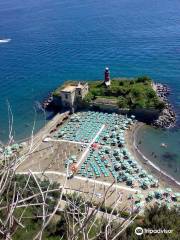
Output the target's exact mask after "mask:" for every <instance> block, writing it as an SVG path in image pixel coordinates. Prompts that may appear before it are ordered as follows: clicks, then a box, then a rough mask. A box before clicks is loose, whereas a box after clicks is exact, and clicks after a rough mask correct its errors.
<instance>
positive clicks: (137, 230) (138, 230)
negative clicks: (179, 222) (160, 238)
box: [134, 227, 173, 236]
mask: <svg viewBox="0 0 180 240" xmlns="http://www.w3.org/2000/svg"><path fill="white" fill-rule="evenodd" d="M134 232H135V234H136V235H138V236H140V235H142V234H154V233H156V234H162V233H163V234H169V233H172V232H173V230H167V229H149V228H144V229H143V228H142V227H137V228H135V231H134Z"/></svg>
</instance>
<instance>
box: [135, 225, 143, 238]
mask: <svg viewBox="0 0 180 240" xmlns="http://www.w3.org/2000/svg"><path fill="white" fill-rule="evenodd" d="M135 234H136V235H138V236H140V235H142V234H143V228H142V227H137V228H135Z"/></svg>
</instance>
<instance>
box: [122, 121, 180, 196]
mask: <svg viewBox="0 0 180 240" xmlns="http://www.w3.org/2000/svg"><path fill="white" fill-rule="evenodd" d="M142 126H144V123H140V122H138V123H136V124H135V125H134V126H132V127H131V129H129V130H127V132H126V134H125V139H126V144H127V147H128V150H129V151H130V152H131V153H132V155H133V156H134V157H135V159H136V160H137V162H138V163H139V164H140V165H141V166H142V168H144V169H145V170H147V171H148V172H150V174H152V175H154V176H155V178H156V179H158V181H159V185H160V187H169V186H170V187H172V188H173V189H176V190H178V191H179V190H180V182H178V181H177V180H176V179H174V178H173V177H172V176H171V175H169V174H167V173H166V172H165V171H163V170H161V168H160V167H159V166H157V165H156V164H154V163H153V162H152V161H151V160H149V159H148V158H147V157H146V156H144V154H143V153H142V152H141V151H140V150H139V149H138V147H137V145H136V134H138V133H137V132H138V130H139V129H140V128H141V127H142Z"/></svg>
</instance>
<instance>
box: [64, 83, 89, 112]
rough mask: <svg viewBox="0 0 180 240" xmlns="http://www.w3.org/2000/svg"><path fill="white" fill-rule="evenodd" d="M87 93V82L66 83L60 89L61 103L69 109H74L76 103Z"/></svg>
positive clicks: (76, 105)
mask: <svg viewBox="0 0 180 240" xmlns="http://www.w3.org/2000/svg"><path fill="white" fill-rule="evenodd" d="M87 93H88V84H87V83H80V82H79V83H78V84H75V83H74V84H68V85H66V86H65V87H64V88H62V89H61V90H60V98H61V105H62V107H64V108H69V109H71V111H74V110H76V108H77V107H78V105H79V104H80V103H81V101H82V100H83V99H84V97H85V96H86V94H87Z"/></svg>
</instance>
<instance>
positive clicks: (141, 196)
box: [136, 193, 144, 200]
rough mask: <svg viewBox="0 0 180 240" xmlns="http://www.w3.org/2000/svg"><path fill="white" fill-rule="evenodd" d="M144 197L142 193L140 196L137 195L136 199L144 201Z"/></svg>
mask: <svg viewBox="0 0 180 240" xmlns="http://www.w3.org/2000/svg"><path fill="white" fill-rule="evenodd" d="M143 197H144V195H143V194H140V193H138V194H137V195H136V198H138V199H139V200H140V199H142V198H143Z"/></svg>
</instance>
